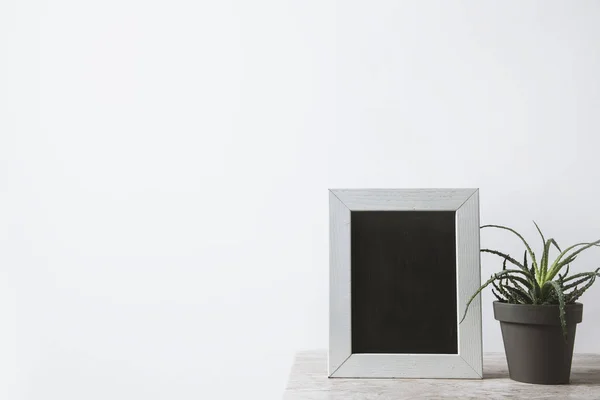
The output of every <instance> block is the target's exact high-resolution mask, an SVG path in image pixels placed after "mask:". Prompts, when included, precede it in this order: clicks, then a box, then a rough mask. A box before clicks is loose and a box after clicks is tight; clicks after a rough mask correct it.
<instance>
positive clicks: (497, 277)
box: [459, 269, 522, 324]
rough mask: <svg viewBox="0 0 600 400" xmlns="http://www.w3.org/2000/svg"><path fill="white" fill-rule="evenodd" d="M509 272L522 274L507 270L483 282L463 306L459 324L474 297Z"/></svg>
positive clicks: (515, 270) (514, 270)
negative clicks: (463, 309) (463, 311)
mask: <svg viewBox="0 0 600 400" xmlns="http://www.w3.org/2000/svg"><path fill="white" fill-rule="evenodd" d="M511 272H522V271H520V270H517V269H507V270H504V271H501V272H498V273H495V274H493V275H492V277H491V278H490V279H488V280H487V281H485V283H484V284H483V285H481V286H480V287H479V289H477V291H476V292H475V293H474V294H473V296H471V297H470V298H469V300H468V301H467V305H466V306H465V313H464V314H463V316H462V318H461V319H460V321H459V324H460V323H462V322H463V321H464V319H465V317H466V316H467V311H469V306H470V305H471V303H472V302H473V300H474V299H475V297H477V295H479V293H481V291H482V290H483V289H485V288H486V287H488V286H489V285H490V284H491V283H492V282H494V281H495V280H497V279H500V278H502V277H503V276H504V275H506V274H509V273H511Z"/></svg>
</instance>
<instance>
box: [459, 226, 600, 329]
mask: <svg viewBox="0 0 600 400" xmlns="http://www.w3.org/2000/svg"><path fill="white" fill-rule="evenodd" d="M533 223H534V224H535V227H536V229H537V231H538V232H539V234H540V236H541V238H542V244H543V250H542V257H541V259H540V261H539V263H538V261H537V258H536V254H535V253H534V252H533V250H531V247H530V246H529V244H528V243H527V241H526V240H525V238H523V236H521V234H519V233H518V232H517V231H515V230H514V229H511V228H507V227H505V226H501V225H484V226H482V227H481V229H483V228H498V229H504V230H507V231H510V232H512V233H514V234H515V235H517V236H518V237H519V239H521V241H522V242H523V244H524V245H525V255H524V256H523V262H522V263H521V262H519V261H517V260H515V259H514V258H512V257H511V256H510V255H508V254H504V253H502V252H500V251H497V250H490V249H481V252H483V253H491V254H495V255H497V256H500V257H502V258H504V262H503V265H502V271H500V272H498V273H495V274H493V275H492V276H491V278H490V279H488V280H487V281H486V282H485V283H484V284H483V285H481V287H480V288H479V289H477V291H476V292H475V294H473V296H471V298H470V299H469V301H468V302H467V306H466V308H465V313H464V315H463V317H462V319H461V320H460V322H462V321H463V320H464V319H465V317H466V315H467V311H468V310H469V305H470V304H471V302H472V301H473V299H475V297H477V295H479V293H481V291H482V290H483V289H485V288H486V287H487V286H489V285H492V286H493V289H492V293H493V294H494V296H495V297H496V299H498V301H500V302H503V303H511V304H539V305H547V304H557V305H558V307H559V316H560V324H561V327H562V331H563V335H564V337H565V339H566V337H567V324H566V318H565V314H566V311H565V305H567V304H570V303H574V302H575V301H576V300H577V299H579V297H580V296H581V295H582V294H583V293H584V292H585V291H586V290H587V289H589V288H590V286H592V285H593V284H594V281H595V280H596V277H599V276H600V268H598V269H596V270H595V271H592V272H581V273H577V274H574V275H571V276H569V267H570V264H571V263H572V262H573V261H574V260H575V259H576V258H577V255H578V254H580V253H581V252H582V251H584V250H586V249H588V248H590V247H592V246H599V245H600V240H597V241H595V242H589V243H577V244H574V245H573V246H570V247H567V248H566V249H565V250H561V248H560V247H559V245H558V243H557V242H556V241H555V240H554V239H548V240H546V238H545V237H544V234H543V233H542V231H541V230H540V228H539V226H538V225H537V224H536V223H535V221H534V222H533ZM552 247H555V248H556V250H558V252H559V254H558V256H557V257H556V258H555V259H554V261H552V262H550V250H551V248H552ZM528 255H529V257H530V259H531V265H529V263H528V260H527V256H528ZM507 262H508V263H511V264H512V265H513V266H515V267H517V268H513V269H508V268H507V267H506V263H507ZM563 268H564V273H563V274H560V273H559V272H560V271H561V270H562V269H563ZM555 278H556V279H555Z"/></svg>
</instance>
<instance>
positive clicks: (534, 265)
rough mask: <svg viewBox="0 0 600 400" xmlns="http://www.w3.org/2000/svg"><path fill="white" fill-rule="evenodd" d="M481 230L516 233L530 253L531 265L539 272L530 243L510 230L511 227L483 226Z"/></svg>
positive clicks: (517, 233)
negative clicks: (500, 230) (488, 229)
mask: <svg viewBox="0 0 600 400" xmlns="http://www.w3.org/2000/svg"><path fill="white" fill-rule="evenodd" d="M481 228H482V229H483V228H498V229H504V230H507V231H510V232H512V233H514V234H515V235H517V236H518V237H519V239H521V241H522V242H523V244H524V245H525V248H526V249H527V251H528V252H529V256H530V257H531V263H532V264H533V268H534V270H535V271H538V264H537V261H536V259H535V253H534V252H533V251H532V250H531V247H530V246H529V243H527V241H526V240H525V238H524V237H523V236H521V234H520V233H519V232H517V231H515V230H514V229H512V228H509V227H506V226H502V225H483V226H482V227H481ZM509 261H510V260H509Z"/></svg>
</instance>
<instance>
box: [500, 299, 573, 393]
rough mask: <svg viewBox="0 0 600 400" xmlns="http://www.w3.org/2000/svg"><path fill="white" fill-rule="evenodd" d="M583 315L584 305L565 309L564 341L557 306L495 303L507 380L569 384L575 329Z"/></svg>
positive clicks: (570, 305) (570, 306) (568, 306)
mask: <svg viewBox="0 0 600 400" xmlns="http://www.w3.org/2000/svg"><path fill="white" fill-rule="evenodd" d="M582 315H583V304H581V303H574V304H568V305H567V306H566V320H567V340H566V341H565V339H564V337H563V334H562V329H561V327H560V319H559V311H558V306H557V305H545V306H542V305H529V304H508V303H501V302H499V301H496V302H494V318H496V319H497V320H498V321H500V327H501V328H502V339H503V340H504V350H505V351H506V360H507V361H508V373H509V375H510V379H513V380H515V381H519V382H526V383H538V384H545V385H557V384H564V383H569V377H570V375H571V360H572V358H573V344H574V343H575V329H576V327H577V324H578V323H579V322H581V317H582Z"/></svg>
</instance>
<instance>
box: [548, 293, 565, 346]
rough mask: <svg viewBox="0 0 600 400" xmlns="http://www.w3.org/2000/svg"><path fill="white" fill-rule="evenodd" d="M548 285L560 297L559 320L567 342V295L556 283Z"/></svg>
mask: <svg viewBox="0 0 600 400" xmlns="http://www.w3.org/2000/svg"><path fill="white" fill-rule="evenodd" d="M546 285H550V286H551V287H552V288H553V289H554V292H555V293H556V295H557V296H558V310H559V318H560V326H561V328H562V332H563V337H564V338H565V341H566V340H567V320H566V310H565V295H564V293H563V290H562V288H561V287H560V285H559V284H558V282H555V281H548V282H546Z"/></svg>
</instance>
